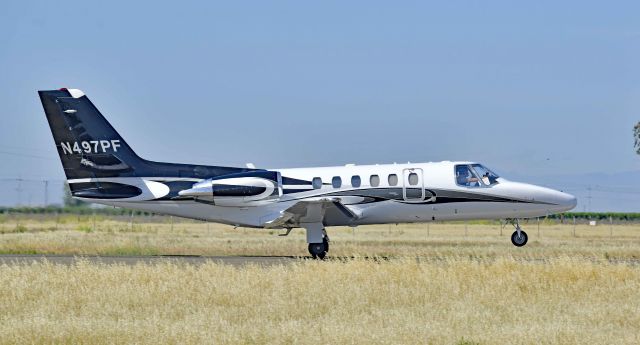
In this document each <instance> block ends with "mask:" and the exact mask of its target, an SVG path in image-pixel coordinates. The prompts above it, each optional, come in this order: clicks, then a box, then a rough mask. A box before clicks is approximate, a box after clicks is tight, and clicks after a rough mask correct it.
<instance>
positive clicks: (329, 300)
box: [0, 217, 640, 344]
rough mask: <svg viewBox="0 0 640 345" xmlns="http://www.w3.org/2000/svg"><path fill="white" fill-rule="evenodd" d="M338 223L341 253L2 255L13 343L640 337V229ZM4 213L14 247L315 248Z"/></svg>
mask: <svg viewBox="0 0 640 345" xmlns="http://www.w3.org/2000/svg"><path fill="white" fill-rule="evenodd" d="M524 226H525V229H526V230H527V231H528V233H529V244H527V246H526V247H524V248H515V247H513V246H512V245H511V243H510V241H509V235H510V233H511V232H512V229H511V228H509V227H506V228H505V229H504V230H503V234H502V236H501V235H500V226H499V224H493V223H486V224H468V225H465V224H464V223H455V224H431V225H430V226H428V227H427V225H424V224H422V225H398V226H395V225H392V226H372V227H359V228H356V229H355V230H353V229H351V228H336V229H330V235H331V239H332V247H331V252H330V256H331V257H332V258H333V259H331V260H327V261H320V262H317V261H313V260H305V259H300V260H297V261H294V263H292V264H286V265H275V266H269V267H266V266H258V265H248V266H243V267H233V266H229V265H224V264H215V263H207V264H203V265H187V264H176V263H175V262H174V263H171V262H162V263H158V264H138V265H135V266H125V265H104V264H95V263H89V262H83V261H81V262H80V263H78V264H75V265H71V266H64V265H54V264H50V263H47V262H41V263H37V264H32V265H0V344H22V343H36V344H38V343H46V344H48V343H64V344H79V343H84V344H107V343H109V344H112V343H118V344H131V343H138V344H159V343H174V344H202V343H209V344H371V343H374V344H416V343H418V344H639V343H640V265H639V264H638V260H640V226H638V225H615V226H613V227H612V228H610V227H609V226H608V225H599V226H596V227H590V226H587V225H578V226H576V228H575V235H574V228H573V225H557V224H544V223H541V226H540V233H539V235H538V228H537V223H536V222H535V221H534V222H532V223H529V224H524ZM276 234H277V232H269V231H264V230H252V229H241V228H238V229H233V228H232V227H227V226H221V225H214V224H205V223H198V222H188V221H177V220H175V221H174V222H173V224H171V222H170V221H169V218H158V219H156V218H150V219H146V220H145V219H135V220H134V221H133V222H132V223H129V222H128V221H127V220H126V219H122V220H114V219H101V218H97V219H96V223H95V226H94V224H93V221H92V218H91V217H86V218H80V219H77V218H74V217H66V218H65V217H63V218H60V219H57V220H52V219H48V218H47V219H40V220H38V219H35V218H34V219H11V218H4V219H2V221H1V222H0V252H3V253H72V254H103V255H105V254H109V255H114V254H115V255H117V254H202V255H300V256H306V255H307V253H306V249H305V247H306V245H305V243H304V232H303V231H301V230H298V231H296V230H294V232H293V233H292V234H291V235H290V236H289V237H278V236H277V235H276Z"/></svg>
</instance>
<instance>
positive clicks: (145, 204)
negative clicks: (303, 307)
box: [38, 88, 576, 259]
mask: <svg viewBox="0 0 640 345" xmlns="http://www.w3.org/2000/svg"><path fill="white" fill-rule="evenodd" d="M38 93H39V95H40V100H41V101H42V106H43V107H44V112H45V114H46V117H47V120H48V122H49V126H50V128H51V133H52V134H53V139H54V141H55V145H56V148H57V150H58V154H59V156H60V160H61V161H62V167H63V168H64V172H65V175H66V178H67V182H68V183H69V187H70V189H71V194H72V196H73V197H75V198H78V199H80V200H83V201H88V202H94V203H99V204H104V205H111V206H117V207H126V208H131V209H137V210H143V211H149V212H154V213H159V214H167V215H173V216H179V217H185V218H192V219H199V220H204V221H211V222H218V223H223V224H230V225H234V226H242V227H251V228H262V229H282V230H283V231H285V233H284V234H283V235H288V234H289V232H290V231H291V229H294V228H304V229H305V230H306V238H307V243H308V249H309V253H310V254H311V256H312V257H314V258H320V259H322V258H324V257H325V255H326V254H327V252H328V251H329V236H328V234H327V231H326V228H327V227H330V226H353V227H355V226H358V225H366V224H387V223H420V222H434V221H447V220H470V219H507V220H509V222H511V223H512V224H513V225H514V227H515V231H514V232H513V234H512V235H511V242H512V243H513V244H514V245H515V246H518V247H521V246H524V245H525V244H526V243H527V240H528V236H527V234H526V232H525V231H523V230H522V228H521V227H520V225H519V222H518V219H522V218H533V217H540V216H546V215H549V214H553V213H559V212H564V211H568V210H570V209H572V208H574V207H575V206H576V198H575V197H574V196H572V195H569V194H566V193H563V192H560V191H556V190H553V189H549V188H544V187H540V186H535V185H531V184H525V183H519V182H512V181H509V180H507V179H505V178H504V177H501V176H498V175H497V174H495V173H494V172H493V171H491V170H490V169H489V168H487V167H486V166H484V165H482V164H480V163H477V162H449V161H444V162H437V163H407V164H380V165H378V164H376V165H353V164H348V165H346V166H334V167H316V168H300V169H256V168H255V167H253V166H248V167H223V166H206V165H193V164H175V163H160V162H154V161H149V160H145V159H143V158H141V157H139V156H138V155H137V154H136V153H135V152H134V151H133V150H132V149H131V147H130V146H129V145H127V143H126V142H125V141H124V139H123V138H122V137H121V136H120V135H119V134H118V133H117V132H116V130H115V129H114V128H113V127H112V126H111V124H109V122H107V120H106V119H105V118H104V117H103V116H102V114H101V113H100V112H99V111H98V109H97V108H96V107H95V106H94V105H93V103H92V102H91V101H90V100H89V98H87V96H86V95H85V94H84V92H82V91H81V90H78V89H67V88H62V89H59V90H50V91H39V92H38Z"/></svg>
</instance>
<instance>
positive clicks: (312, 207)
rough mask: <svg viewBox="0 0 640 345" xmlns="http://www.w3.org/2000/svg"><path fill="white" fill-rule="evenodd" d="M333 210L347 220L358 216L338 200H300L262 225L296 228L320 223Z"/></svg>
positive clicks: (266, 226)
mask: <svg viewBox="0 0 640 345" xmlns="http://www.w3.org/2000/svg"><path fill="white" fill-rule="evenodd" d="M331 208H335V209H337V210H338V211H339V212H341V213H342V214H343V215H345V216H346V217H347V218H348V219H351V220H356V219H358V218H359V217H360V216H359V215H358V214H357V213H356V212H354V211H352V210H351V209H349V208H348V207H347V206H345V205H344V204H343V203H342V202H341V201H340V199H339V198H335V199H331V198H322V199H317V200H302V201H298V202H297V203H295V204H293V205H292V206H290V207H289V208H287V209H284V210H282V211H280V213H277V214H275V215H274V216H272V217H270V218H271V219H268V220H267V221H266V222H265V223H264V227H265V228H290V227H298V226H300V224H302V223H322V221H323V220H324V217H325V214H326V212H327V210H329V209H331Z"/></svg>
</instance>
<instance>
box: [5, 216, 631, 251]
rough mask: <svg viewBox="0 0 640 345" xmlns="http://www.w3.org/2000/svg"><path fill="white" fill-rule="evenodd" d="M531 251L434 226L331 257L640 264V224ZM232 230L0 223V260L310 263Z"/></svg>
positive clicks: (364, 242) (369, 229) (298, 239)
mask: <svg viewBox="0 0 640 345" xmlns="http://www.w3.org/2000/svg"><path fill="white" fill-rule="evenodd" d="M522 225H523V227H524V229H525V230H526V231H527V233H528V234H529V243H528V244H527V245H526V246H525V247H523V248H516V247H514V246H513V245H512V244H511V242H510V239H509V236H510V235H511V233H512V232H513V227H511V226H510V225H508V226H506V227H504V229H503V230H502V231H501V226H500V224H499V223H497V222H495V223H492V222H486V223H469V224H465V223H444V224H442V223H435V224H430V225H427V224H400V225H395V224H394V225H378V226H363V227H357V228H349V227H335V228H329V229H328V232H329V235H330V237H331V241H332V245H331V251H330V253H329V254H330V255H331V256H333V257H370V256H391V257H406V256H408V257H430V258H447V257H450V256H456V257H473V258H498V257H503V256H506V257H509V258H511V257H517V258H535V259H549V258H554V257H565V256H569V257H580V258H593V259H603V258H605V259H609V258H610V259H615V260H626V259H640V224H627V225H613V226H609V225H608V224H602V225H598V226H595V227H593V226H589V225H586V224H579V225H577V226H575V228H574V226H573V225H572V224H556V223H555V222H553V223H551V222H549V223H545V222H540V226H539V227H538V223H537V222H536V221H535V220H533V221H530V222H529V223H522ZM279 232H280V231H279V230H260V229H246V228H237V229H234V228H233V227H231V226H226V225H220V224H213V223H203V222H195V221H188V220H180V219H177V218H176V219H171V218H169V217H137V218H134V219H133V221H129V219H128V218H127V217H124V218H121V219H119V218H104V217H101V216H96V218H95V222H94V218H93V217H91V216H79V217H78V216H61V217H44V218H41V219H38V218H35V217H27V218H9V217H5V218H4V219H0V254H1V253H4V254H23V253H26V254H78V255H82V254H98V255H257V256H263V255H284V256H290V255H292V256H307V255H308V252H307V249H306V247H307V245H306V242H305V233H304V230H302V229H294V230H293V231H292V233H291V234H290V235H289V236H287V237H280V236H277V234H278V233H279Z"/></svg>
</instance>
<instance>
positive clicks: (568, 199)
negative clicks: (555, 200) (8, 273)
mask: <svg viewBox="0 0 640 345" xmlns="http://www.w3.org/2000/svg"><path fill="white" fill-rule="evenodd" d="M559 193H561V194H562V197H561V201H560V203H559V204H560V205H561V206H563V207H566V208H567V209H566V211H568V210H571V209H573V208H574V207H576V205H577V204H578V199H577V198H576V197H575V196H573V195H571V194H568V193H563V192H559Z"/></svg>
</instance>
